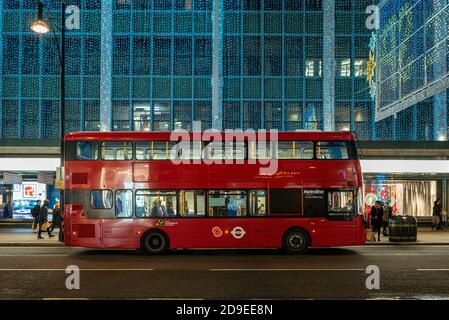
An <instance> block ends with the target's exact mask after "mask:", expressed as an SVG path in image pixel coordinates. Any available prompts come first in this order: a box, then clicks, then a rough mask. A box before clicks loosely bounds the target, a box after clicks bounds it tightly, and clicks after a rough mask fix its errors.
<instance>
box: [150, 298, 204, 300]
mask: <svg viewBox="0 0 449 320" xmlns="http://www.w3.org/2000/svg"><path fill="white" fill-rule="evenodd" d="M145 300H204V299H203V298H146V299H145Z"/></svg>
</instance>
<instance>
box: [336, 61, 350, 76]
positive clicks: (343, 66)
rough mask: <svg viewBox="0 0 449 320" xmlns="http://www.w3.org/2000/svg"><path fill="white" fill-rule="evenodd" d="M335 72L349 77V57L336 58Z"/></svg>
mask: <svg viewBox="0 0 449 320" xmlns="http://www.w3.org/2000/svg"><path fill="white" fill-rule="evenodd" d="M337 66H338V68H339V70H337V74H338V75H339V76H340V77H350V76H351V59H337Z"/></svg>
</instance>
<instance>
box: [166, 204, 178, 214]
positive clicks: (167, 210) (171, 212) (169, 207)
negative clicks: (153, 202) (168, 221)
mask: <svg viewBox="0 0 449 320" xmlns="http://www.w3.org/2000/svg"><path fill="white" fill-rule="evenodd" d="M165 213H166V214H165V215H166V216H168V217H174V216H175V215H176V213H175V210H174V209H173V203H172V202H171V201H167V208H166V211H165Z"/></svg>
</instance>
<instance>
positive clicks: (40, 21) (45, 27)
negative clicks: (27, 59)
mask: <svg viewBox="0 0 449 320" xmlns="http://www.w3.org/2000/svg"><path fill="white" fill-rule="evenodd" d="M65 11H66V3H65V0H61V23H60V24H61V26H60V31H61V44H59V42H58V38H57V37H56V33H55V28H54V27H53V25H52V22H51V17H48V15H47V17H48V23H47V21H45V19H44V18H43V13H44V5H43V4H42V2H40V1H39V2H38V3H37V19H36V20H35V21H34V22H33V24H32V25H31V30H33V31H34V32H36V33H37V34H39V35H41V34H46V33H48V32H49V31H51V32H52V34H53V40H54V42H55V46H56V50H57V54H58V58H59V66H60V75H61V80H60V107H61V110H60V122H61V126H60V136H59V138H60V140H61V141H60V143H61V144H60V151H61V164H60V166H61V174H62V172H63V167H64V134H65V130H64V128H65V30H66V27H65ZM62 177H64V176H62ZM63 199H64V187H63V188H61V200H60V201H61V212H64V200H63Z"/></svg>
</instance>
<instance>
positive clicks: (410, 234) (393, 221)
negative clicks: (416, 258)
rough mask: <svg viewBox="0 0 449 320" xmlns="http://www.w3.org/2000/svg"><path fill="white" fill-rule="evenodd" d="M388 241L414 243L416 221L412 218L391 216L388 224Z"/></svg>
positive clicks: (416, 228) (416, 230)
mask: <svg viewBox="0 0 449 320" xmlns="http://www.w3.org/2000/svg"><path fill="white" fill-rule="evenodd" d="M388 224H389V225H388V229H389V231H390V238H389V240H390V241H416V238H417V233H418V221H417V220H416V218H415V217H413V216H393V217H391V218H390V220H389V222H388Z"/></svg>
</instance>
